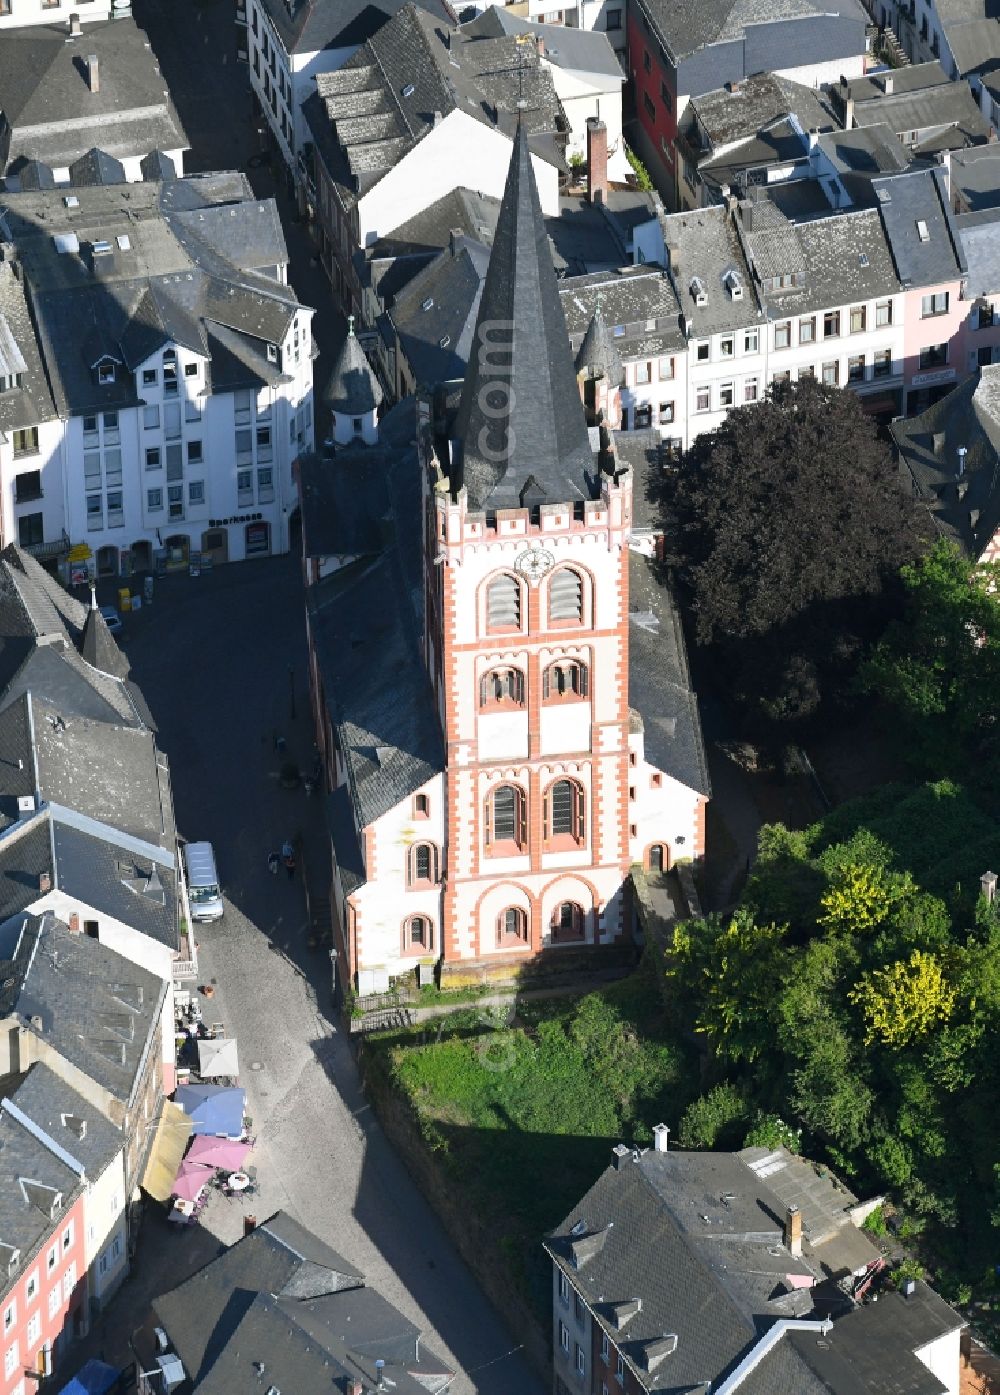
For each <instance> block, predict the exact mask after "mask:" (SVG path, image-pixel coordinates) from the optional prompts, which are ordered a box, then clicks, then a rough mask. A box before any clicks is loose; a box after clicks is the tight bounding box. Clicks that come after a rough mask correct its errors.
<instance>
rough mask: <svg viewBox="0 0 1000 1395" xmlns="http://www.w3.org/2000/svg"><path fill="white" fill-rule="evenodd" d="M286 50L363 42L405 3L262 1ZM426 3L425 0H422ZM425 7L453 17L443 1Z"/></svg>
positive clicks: (312, 49)
mask: <svg viewBox="0 0 1000 1395" xmlns="http://www.w3.org/2000/svg"><path fill="white" fill-rule="evenodd" d="M262 2H263V9H264V12H265V14H266V15H267V17H268V19H269V20H270V21H271V23H272V25H273V26H274V29H275V32H276V33H277V35H278V37H279V39H280V40H281V43H282V45H283V46H284V49H285V52H286V53H295V54H299V55H305V54H308V53H319V52H321V51H322V50H323V49H328V48H351V47H352V46H354V45H357V44H363V43H364V42H365V41H366V40H367V39H370V38H371V37H372V35H373V34H375V33H377V32H378V30H379V29H380V28H381V27H382V25H383V24H385V23H386V21H387V20H388V19H390V18H391V16H392V15H394V14H395V13H396V11H397V10H399V9H400V8H401V6H402V3H403V0H379V2H378V4H377V5H373V4H371V3H369V0H289V3H287V4H286V3H285V0H262ZM422 3H423V0H422ZM423 7H424V9H426V10H428V11H430V13H431V14H433V15H434V16H435V18H437V19H438V20H444V21H445V22H446V23H448V24H450V23H452V22H453V20H454V16H453V15H452V13H451V10H450V8H449V7H448V5H447V4H446V3H444V0H426V3H423Z"/></svg>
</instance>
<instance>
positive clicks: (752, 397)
mask: <svg viewBox="0 0 1000 1395" xmlns="http://www.w3.org/2000/svg"><path fill="white" fill-rule="evenodd" d="M759 396H760V384H759V383H758V382H757V379H756V378H747V380H746V382H745V383H744V384H743V401H744V402H756V401H757V399H758V397H759Z"/></svg>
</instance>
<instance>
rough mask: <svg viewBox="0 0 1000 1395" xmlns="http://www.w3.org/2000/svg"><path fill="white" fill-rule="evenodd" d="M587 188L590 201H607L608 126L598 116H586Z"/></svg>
mask: <svg viewBox="0 0 1000 1395" xmlns="http://www.w3.org/2000/svg"><path fill="white" fill-rule="evenodd" d="M587 188H588V193H589V197H590V202H591V203H607V201H608V128H607V126H605V124H604V122H603V121H602V120H601V119H600V117H599V116H588V117H587Z"/></svg>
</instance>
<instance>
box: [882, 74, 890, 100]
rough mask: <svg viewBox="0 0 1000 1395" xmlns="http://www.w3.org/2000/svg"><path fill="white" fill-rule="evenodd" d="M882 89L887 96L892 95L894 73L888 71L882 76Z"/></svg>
mask: <svg viewBox="0 0 1000 1395" xmlns="http://www.w3.org/2000/svg"><path fill="white" fill-rule="evenodd" d="M882 91H883V92H884V93H885V95H886V96H887V97H891V96H892V73H886V74H885V75H884V76H883V78H882Z"/></svg>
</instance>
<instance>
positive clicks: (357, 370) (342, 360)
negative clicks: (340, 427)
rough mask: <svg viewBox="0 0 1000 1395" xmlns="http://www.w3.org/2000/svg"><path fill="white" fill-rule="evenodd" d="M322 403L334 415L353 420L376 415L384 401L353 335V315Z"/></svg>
mask: <svg viewBox="0 0 1000 1395" xmlns="http://www.w3.org/2000/svg"><path fill="white" fill-rule="evenodd" d="M323 401H324V402H325V403H326V405H327V406H328V407H329V408H330V411H331V412H339V413H341V414H342V415H343V416H353V417H361V416H364V415H365V414H366V413H367V412H374V411H375V410H376V409H377V408H378V406H379V404H380V402H381V401H382V389H381V387H380V386H379V381H378V379H377V378H376V376H375V374H374V372H373V371H372V366H371V364H370V363H369V362H368V359H367V358H366V357H365V351H364V349H363V348H362V347H361V345H360V344H359V343H358V339H357V335H356V334H355V333H354V316H353V315H351V316H350V320H349V323H348V327H347V337H346V339H345V340H344V342H343V345H342V346H341V350H340V353H339V354H338V355H337V362H336V363H335V364H334V365H333V372H332V373H331V374H330V380H329V382H328V383H327V385H326V392H324V394H323Z"/></svg>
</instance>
